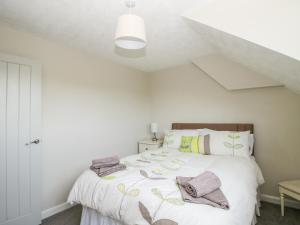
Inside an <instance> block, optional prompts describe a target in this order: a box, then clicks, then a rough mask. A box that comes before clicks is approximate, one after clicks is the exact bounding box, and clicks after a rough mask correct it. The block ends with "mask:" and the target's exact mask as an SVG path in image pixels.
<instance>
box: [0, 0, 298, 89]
mask: <svg viewBox="0 0 300 225" xmlns="http://www.w3.org/2000/svg"><path fill="white" fill-rule="evenodd" d="M124 1H125V0H1V1H0V21H4V22H6V23H9V24H11V25H13V26H15V27H17V28H20V29H23V30H26V31H29V32H32V33H35V34H38V35H40V36H43V37H46V38H48V39H52V40H56V41H60V42H62V43H65V44H67V45H70V46H73V47H76V48H80V49H83V50H85V51H88V52H92V53H95V54H96V55H99V56H101V57H104V58H107V59H109V60H112V61H114V62H118V63H121V64H124V65H127V66H130V67H133V68H136V69H139V70H142V71H146V72H153V71H157V70H160V69H165V68H168V67H172V66H177V65H181V64H186V63H189V62H191V61H192V60H193V59H196V58H199V57H201V56H204V55H208V54H221V55H224V56H226V57H227V58H229V59H231V60H233V61H235V62H238V63H241V64H243V65H244V66H247V67H249V68H250V69H252V70H254V71H256V72H258V73H261V74H264V75H266V76H269V77H270V78H272V79H274V80H277V81H279V82H281V83H283V84H285V85H286V86H287V87H289V88H290V89H292V90H294V91H296V92H298V93H300V62H299V61H298V60H295V59H292V58H289V57H287V56H284V55H282V54H279V53H276V52H275V51H271V50H269V49H267V48H264V47H261V46H259V45H256V44H253V43H251V42H249V41H245V40H243V39H241V38H238V37H236V36H233V35H230V34H228V33H225V32H222V31H219V30H217V29H215V28H211V27H208V26H206V25H203V24H201V23H199V21H198V22H197V21H193V20H191V19H183V18H182V17H181V15H182V14H183V13H184V12H187V11H189V10H190V9H196V8H197V7H202V6H205V5H206V4H210V3H212V2H215V1H220V2H222V1H224V0H151V1H150V0H136V8H135V9H134V13H136V14H138V15H140V16H142V17H143V18H144V19H145V23H146V31H147V39H148V46H147V48H146V50H145V51H137V52H129V53H128V52H124V51H123V50H121V49H116V48H115V46H114V43H113V39H114V32H115V28H116V23H117V18H118V16H119V15H121V14H123V13H126V12H127V10H126V8H125V6H124ZM243 1H250V0H243ZM216 15H217V14H216ZM220 19H222V18H220ZM241 23H242V21H241ZM189 25H192V26H189ZM287 26H288V24H287ZM278 32H279V33H280V31H278Z"/></svg>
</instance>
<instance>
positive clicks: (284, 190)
mask: <svg viewBox="0 0 300 225" xmlns="http://www.w3.org/2000/svg"><path fill="white" fill-rule="evenodd" d="M278 186H279V193H280V203H281V216H284V197H285V195H287V196H289V197H292V198H294V199H296V200H298V201H300V180H290V181H282V182H280V183H279V184H278Z"/></svg>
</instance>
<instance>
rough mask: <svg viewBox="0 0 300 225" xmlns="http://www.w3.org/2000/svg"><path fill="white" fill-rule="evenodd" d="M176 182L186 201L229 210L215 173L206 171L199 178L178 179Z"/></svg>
mask: <svg viewBox="0 0 300 225" xmlns="http://www.w3.org/2000/svg"><path fill="white" fill-rule="evenodd" d="M176 181H177V183H178V185H179V189H180V192H181V195H182V198H183V200H184V201H186V202H191V203H197V204H206V205H211V206H214V207H218V208H222V209H229V203H228V201H227V199H226V197H225V196H224V194H223V192H222V191H221V189H220V187H221V181H220V179H219V178H218V177H217V176H216V175H215V174H214V173H212V172H210V171H205V172H204V173H202V174H200V175H199V176H197V177H176Z"/></svg>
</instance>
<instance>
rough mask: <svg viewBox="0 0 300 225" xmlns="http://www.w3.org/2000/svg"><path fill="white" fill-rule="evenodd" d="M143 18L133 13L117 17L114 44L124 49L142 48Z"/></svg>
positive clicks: (143, 44)
mask: <svg viewBox="0 0 300 225" xmlns="http://www.w3.org/2000/svg"><path fill="white" fill-rule="evenodd" d="M146 43H147V41H146V32H145V23H144V20H143V19H142V18H141V17H139V16H137V15H133V14H125V15H122V16H120V17H119V20H118V26H117V30H116V35H115V44H116V46H118V47H120V48H125V49H142V48H144V47H145V46H146Z"/></svg>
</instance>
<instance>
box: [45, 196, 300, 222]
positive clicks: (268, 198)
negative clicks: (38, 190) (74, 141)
mask: <svg viewBox="0 0 300 225" xmlns="http://www.w3.org/2000/svg"><path fill="white" fill-rule="evenodd" d="M261 200H262V201H263V202H269V203H273V204H276V205H280V198H279V197H277V196H273V195H266V194H261ZM75 205H76V204H73V205H71V204H69V203H67V202H65V203H62V204H60V205H57V206H54V207H52V208H50V209H46V210H44V211H43V212H42V220H43V219H46V218H48V217H50V216H53V215H55V214H57V213H60V212H62V211H65V210H67V209H69V208H72V207H73V206H75ZM285 206H287V207H291V208H296V209H300V203H299V202H297V201H294V200H291V199H285Z"/></svg>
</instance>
